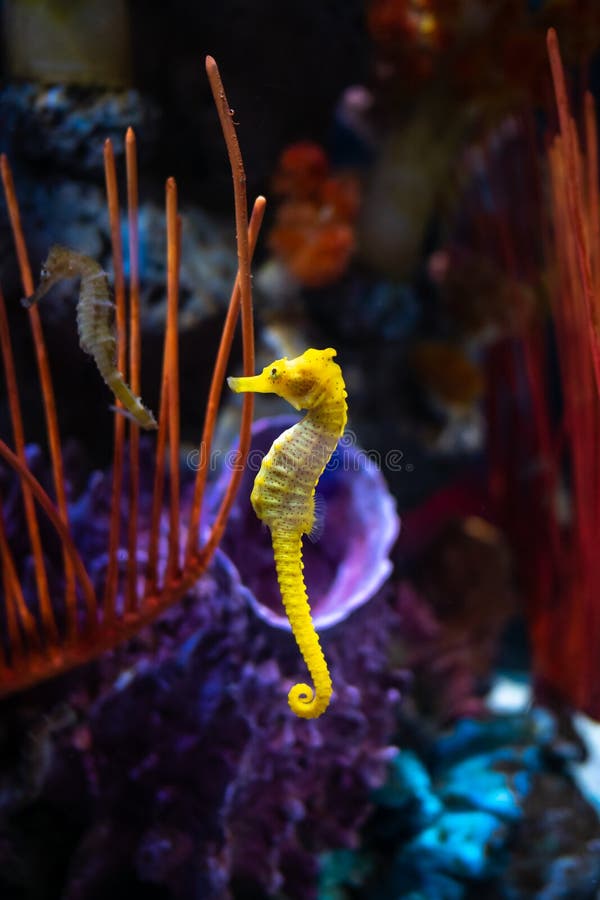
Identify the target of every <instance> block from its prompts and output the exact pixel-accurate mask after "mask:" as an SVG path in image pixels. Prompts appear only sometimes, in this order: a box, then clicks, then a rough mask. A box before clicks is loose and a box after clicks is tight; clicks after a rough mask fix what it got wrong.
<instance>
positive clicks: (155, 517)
mask: <svg viewBox="0 0 600 900" xmlns="http://www.w3.org/2000/svg"><path fill="white" fill-rule="evenodd" d="M165 197H166V219H167V324H166V331H165V341H164V349H163V366H162V375H161V387H160V405H159V413H158V435H157V439H156V463H155V469H154V488H153V492H152V511H151V518H150V540H149V545H148V562H147V565H146V585H145V590H144V594H145V596H146V597H153V596H155V595H156V593H157V592H158V589H159V572H158V550H159V538H160V528H161V512H162V504H163V496H164V485H165V463H166V450H167V437H168V435H169V430H170V425H171V414H170V406H171V398H172V397H173V398H174V397H175V391H173V393H171V392H172V385H173V380H174V379H173V373H172V366H173V364H174V363H175V364H176V363H177V305H178V296H177V283H176V282H174V281H173V272H172V271H171V269H172V266H173V265H174V264H175V265H178V260H179V253H180V248H179V243H180V233H179V222H178V218H177V189H176V185H175V181H174V179H173V178H169V179H167V183H166V188H165ZM169 207H170V209H169ZM170 271H171V276H170V281H169V272H170ZM177 382H178V378H177V376H176V381H175V383H177ZM178 393H179V392H178V390H177V396H178ZM176 415H177V417H176V419H175V422H176V427H177V430H178V429H179V424H178V422H179V419H178V414H176ZM175 450H177V451H178V446H177V445H175ZM171 452H172V451H170V453H171ZM170 461H171V463H172V462H173V456H171V457H170ZM176 465H178V462H177V463H176ZM175 515H176V516H177V519H178V518H179V513H178V508H177V506H174V504H173V503H171V505H170V508H169V521H170V522H172V521H173V517H174V516H175ZM176 540H177V548H178V547H179V537H178V536H177V538H176ZM172 546H173V545H172V544H171V543H169V557H168V560H169V561H173V560H174V559H176V556H175V552H176V553H177V554H178V552H179V551H178V549H177V551H174V550H173V549H172ZM169 568H170V567H169V563H168V564H167V570H169Z"/></svg>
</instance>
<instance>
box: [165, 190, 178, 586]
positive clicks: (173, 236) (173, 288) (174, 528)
mask: <svg viewBox="0 0 600 900" xmlns="http://www.w3.org/2000/svg"><path fill="white" fill-rule="evenodd" d="M166 209H167V333H166V337H165V341H166V349H167V354H168V367H167V379H168V391H169V475H170V487H171V490H170V502H169V550H168V556H167V573H166V577H167V579H168V580H174V579H176V578H177V577H178V575H179V485H180V477H179V353H178V341H177V326H178V301H179V251H180V243H181V241H180V236H181V227H180V226H181V222H180V221H179V218H178V215H177V185H176V184H175V179H174V178H169V179H168V180H167V186H166Z"/></svg>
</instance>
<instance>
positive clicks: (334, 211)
mask: <svg viewBox="0 0 600 900" xmlns="http://www.w3.org/2000/svg"><path fill="white" fill-rule="evenodd" d="M273 186H274V189H275V191H276V192H277V193H278V194H280V195H281V197H282V201H281V203H280V205H279V207H278V209H277V212H276V217H275V222H274V223H273V227H272V229H271V232H270V235H269V247H270V248H271V250H272V251H273V253H274V254H275V256H277V257H278V258H279V259H281V260H282V262H283V263H284V264H285V265H286V266H287V268H288V269H289V271H290V272H291V273H292V275H293V276H294V277H295V278H297V279H298V281H299V282H300V283H301V284H303V285H306V286H307V287H322V286H323V285H326V284H329V283H330V282H332V281H335V280H336V279H338V278H339V277H340V276H341V275H343V273H344V272H345V270H346V268H347V266H348V263H349V261H350V259H351V257H352V254H353V252H354V248H355V238H354V223H355V221H356V216H357V214H358V208H359V203H360V189H359V183H358V179H357V177H356V176H355V175H353V174H351V173H349V172H346V173H343V174H340V175H333V174H331V172H330V166H329V162H328V160H327V157H326V155H325V153H324V151H323V150H322V149H321V148H320V147H319V146H318V145H316V144H313V143H311V142H309V141H302V142H299V143H297V144H293V145H292V146H290V147H288V148H287V149H286V150H285V151H284V152H283V153H282V155H281V158H280V161H279V164H278V168H277V171H276V173H275V175H274V177H273Z"/></svg>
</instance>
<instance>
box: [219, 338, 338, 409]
mask: <svg viewBox="0 0 600 900" xmlns="http://www.w3.org/2000/svg"><path fill="white" fill-rule="evenodd" d="M335 355H336V351H335V350H333V349H332V348H331V347H329V348H328V349H327V350H314V349H310V350H305V352H304V353H303V354H302V355H301V356H296V357H295V359H288V358H287V356H284V357H283V358H282V359H276V360H275V361H274V362H272V363H270V364H269V365H268V366H265V367H264V369H263V370H262V372H261V373H260V375H253V376H251V377H249V378H228V379H227V384H228V385H229V387H230V388H231V390H232V391H235V393H236V394H239V393H242V392H247V391H252V392H253V393H256V394H277V395H278V396H279V397H283V399H284V400H287V401H288V403H291V405H292V406H293V407H294V408H295V409H311V408H312V407H314V406H315V405H316V404H317V403H318V402H319V399H320V398H321V396H322V394H323V389H324V388H325V387H326V386H327V385H328V384H329V382H330V380H331V379H332V378H335V377H338V376H339V375H340V374H341V373H340V367H339V366H338V364H337V363H335V362H334V361H333V358H334V356H335Z"/></svg>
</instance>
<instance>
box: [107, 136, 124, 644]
mask: <svg viewBox="0 0 600 900" xmlns="http://www.w3.org/2000/svg"><path fill="white" fill-rule="evenodd" d="M104 178H105V182H106V199H107V203H108V216H109V222H110V236H111V244H112V254H113V266H114V273H115V307H116V312H115V329H116V337H117V368H118V370H119V372H121V373H123V374H125V365H126V360H127V324H126V321H127V320H126V312H125V275H124V272H123V248H122V245H121V224H120V215H119V193H118V188H117V171H116V167H115V154H114V150H113V146H112V141H111V140H110V138H108V139H107V140H106V141H105V143H104ZM116 405H117V407H120V406H121V403H120V402H119V401H118V400H117V401H116ZM114 439H115V443H114V452H113V481H112V501H111V512H110V531H109V545H108V561H107V567H106V582H105V585H104V617H105V622H106V624H107V626H109V627H110V625H112V624H113V623H114V619H115V604H116V598H117V587H118V579H119V561H118V551H119V538H120V530H121V494H122V491H123V454H124V445H125V418H124V417H123V416H122V415H119V414H118V413H115V417H114Z"/></svg>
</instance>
